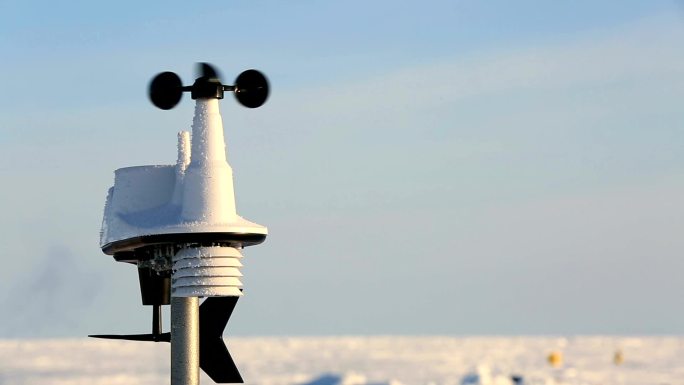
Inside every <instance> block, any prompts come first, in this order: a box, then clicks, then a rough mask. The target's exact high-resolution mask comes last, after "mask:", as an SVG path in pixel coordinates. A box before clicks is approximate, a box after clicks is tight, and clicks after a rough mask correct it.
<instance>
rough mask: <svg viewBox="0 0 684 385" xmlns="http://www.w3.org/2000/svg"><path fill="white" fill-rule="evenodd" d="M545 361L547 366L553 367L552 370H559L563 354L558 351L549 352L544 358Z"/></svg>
mask: <svg viewBox="0 0 684 385" xmlns="http://www.w3.org/2000/svg"><path fill="white" fill-rule="evenodd" d="M546 360H547V361H548V362H549V365H551V366H553V367H554V368H559V367H561V366H562V365H563V353H561V352H559V351H554V352H551V353H549V355H548V356H547V357H546Z"/></svg>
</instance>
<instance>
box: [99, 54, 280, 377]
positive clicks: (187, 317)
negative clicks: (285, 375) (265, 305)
mask: <svg viewBox="0 0 684 385" xmlns="http://www.w3.org/2000/svg"><path fill="white" fill-rule="evenodd" d="M199 72H200V74H199V75H200V76H199V77H198V78H197V79H196V80H195V82H194V84H193V85H192V86H183V85H182V83H181V80H180V78H179V77H178V75H176V74H175V73H173V72H163V73H160V74H158V75H157V76H155V78H154V79H153V80H152V82H151V83H150V87H149V96H150V99H151V101H152V103H153V104H154V105H155V106H157V107H159V108H161V109H164V110H168V109H171V108H173V107H174V106H175V105H176V104H178V102H179V101H180V99H181V97H182V93H183V92H191V95H192V99H194V100H195V103H196V104H195V116H194V118H193V122H192V134H190V133H189V132H187V131H181V132H179V133H178V159H177V161H176V164H175V165H163V166H134V167H125V168H120V169H118V170H116V171H115V172H114V186H113V187H112V188H110V189H109V193H108V194H107V200H106V203H105V210H104V219H103V223H102V232H101V237H100V247H101V248H102V251H103V252H104V253H106V254H109V255H113V256H114V259H115V260H116V261H119V262H128V263H131V264H135V265H136V266H137V268H138V277H139V280H140V291H141V295H142V302H143V305H151V306H153V315H152V333H151V334H134V335H93V336H92V337H98V338H110V339H124V340H135V341H155V342H159V341H165V342H171V384H172V385H176V384H183V385H195V384H198V383H199V369H198V368H200V367H201V368H202V369H203V370H204V371H205V372H206V373H207V374H208V375H209V376H210V377H211V378H212V379H213V380H214V381H216V382H219V383H241V382H243V381H242V377H241V376H240V373H239V372H238V370H237V368H236V366H235V364H234V362H233V360H232V358H231V357H230V354H229V353H228V349H227V348H226V346H225V344H224V343H223V340H222V333H223V329H224V328H225V326H226V323H227V322H228V318H229V317H230V314H231V313H232V311H233V308H234V307H235V304H236V302H237V299H238V298H239V297H240V296H241V295H242V289H241V287H242V282H241V281H240V277H242V274H241V272H240V267H241V266H242V263H241V261H240V260H241V259H242V253H241V250H242V249H243V248H244V247H246V246H251V245H257V244H260V243H262V242H263V241H264V240H265V239H266V235H267V234H268V231H267V229H266V227H264V226H261V225H258V224H256V223H253V222H250V221H248V220H246V219H244V218H242V217H241V216H239V215H238V214H237V210H236V207H235V193H234V189H233V170H232V168H231V167H230V164H228V161H227V159H226V145H225V141H224V137H223V122H222V119H221V113H220V111H219V99H223V94H224V92H225V91H232V92H234V94H235V96H236V98H237V100H238V102H240V104H242V105H243V106H245V107H248V108H256V107H259V106H261V105H262V104H263V103H264V102H265V101H266V99H267V98H268V93H269V88H268V81H267V80H266V78H265V76H264V75H263V74H261V73H260V72H259V71H256V70H247V71H244V72H243V73H241V74H240V75H239V76H238V77H237V79H236V80H235V85H223V84H221V81H220V79H219V76H218V74H217V71H216V70H215V69H214V68H213V67H212V66H210V65H209V64H206V63H200V64H199ZM201 297H206V298H207V299H206V300H204V302H203V303H202V305H201V306H200V305H199V298H201ZM169 304H170V305H171V332H170V333H169V332H167V333H164V332H162V320H161V306H162V305H169Z"/></svg>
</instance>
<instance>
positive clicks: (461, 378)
mask: <svg viewBox="0 0 684 385" xmlns="http://www.w3.org/2000/svg"><path fill="white" fill-rule="evenodd" d="M228 346H229V349H230V351H231V353H232V354H233V357H234V358H235V361H236V363H237V365H238V367H239V368H240V371H241V373H242V375H243V377H244V378H245V382H246V383H247V384H260V385H297V384H310V385H360V384H397V385H398V384H403V385H428V384H430V385H442V384H445V385H450V384H456V385H466V384H468V385H470V384H486V383H489V384H507V385H508V384H511V383H512V381H511V376H512V375H517V376H520V377H522V383H524V384H559V383H560V384H595V385H610V384H634V385H649V384H654V385H662V384H684V337H643V338H641V337H639V338H637V337H572V338H552V337H296V338H284V337H280V338H276V337H268V338H256V337H249V338H246V337H242V338H230V339H229V340H228ZM618 350H620V351H622V353H623V356H624V362H623V363H622V364H621V365H615V364H614V361H613V358H614V354H615V352H616V351H618ZM554 351H556V352H559V353H560V354H562V356H563V364H562V366H560V367H558V368H553V367H551V365H550V364H549V363H548V361H547V357H548V355H549V354H550V353H551V352H554ZM168 370H169V345H168V344H164V343H156V344H155V343H144V342H127V341H105V340H89V339H75V340H4V341H0V384H2V385H10V384H40V385H52V384H70V385H71V384H88V385H98V384H122V385H123V384H125V385H135V384H168V383H169V380H168V376H169V374H168ZM201 381H202V384H212V383H213V382H212V381H211V380H210V379H209V378H208V377H206V376H204V375H203V377H202V379H201Z"/></svg>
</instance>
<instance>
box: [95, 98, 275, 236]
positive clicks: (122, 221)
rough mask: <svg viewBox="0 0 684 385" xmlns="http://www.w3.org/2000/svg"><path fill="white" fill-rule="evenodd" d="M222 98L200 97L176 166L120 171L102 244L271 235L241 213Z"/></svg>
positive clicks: (182, 138) (181, 139) (183, 134)
mask: <svg viewBox="0 0 684 385" xmlns="http://www.w3.org/2000/svg"><path fill="white" fill-rule="evenodd" d="M225 150H226V148H225V142H224V139H223V123H222V119H221V114H220V111H219V106H218V100H217V99H198V100H197V101H196V105H195V116H194V118H193V124H192V140H191V138H190V134H189V133H188V132H186V131H182V132H180V133H179V134H178V158H177V162H176V165H175V166H172V165H168V166H136V167H126V168H121V169H118V170H116V171H115V172H114V174H115V178H114V186H113V187H112V189H111V190H110V193H109V194H108V197H107V202H106V204H105V210H104V211H105V212H104V219H103V223H102V231H101V236H100V246H102V247H104V246H106V245H108V244H111V243H113V242H116V241H121V240H125V239H129V238H134V237H139V236H144V235H157V234H178V233H206V232H225V233H245V234H263V235H266V234H267V233H268V230H267V229H266V227H264V226H261V225H258V224H256V223H252V222H250V221H247V220H245V219H244V218H242V217H240V216H239V215H238V214H237V211H236V208H235V193H234V189H233V171H232V169H231V167H230V165H229V164H228V162H227V161H226V151H225Z"/></svg>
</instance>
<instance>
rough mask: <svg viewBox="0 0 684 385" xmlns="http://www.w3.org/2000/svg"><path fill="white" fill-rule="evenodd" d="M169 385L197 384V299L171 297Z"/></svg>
mask: <svg viewBox="0 0 684 385" xmlns="http://www.w3.org/2000/svg"><path fill="white" fill-rule="evenodd" d="M171 385H199V299H198V298H197V297H172V298H171Z"/></svg>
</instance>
